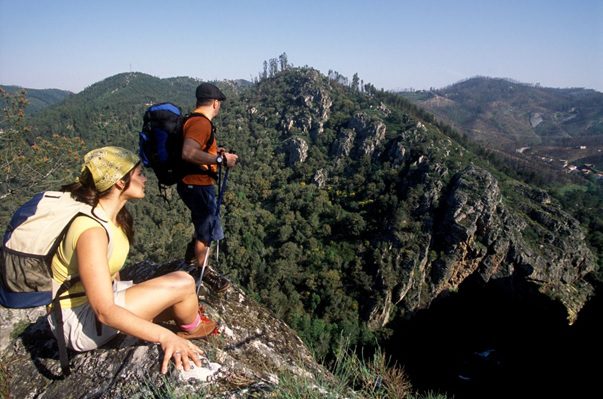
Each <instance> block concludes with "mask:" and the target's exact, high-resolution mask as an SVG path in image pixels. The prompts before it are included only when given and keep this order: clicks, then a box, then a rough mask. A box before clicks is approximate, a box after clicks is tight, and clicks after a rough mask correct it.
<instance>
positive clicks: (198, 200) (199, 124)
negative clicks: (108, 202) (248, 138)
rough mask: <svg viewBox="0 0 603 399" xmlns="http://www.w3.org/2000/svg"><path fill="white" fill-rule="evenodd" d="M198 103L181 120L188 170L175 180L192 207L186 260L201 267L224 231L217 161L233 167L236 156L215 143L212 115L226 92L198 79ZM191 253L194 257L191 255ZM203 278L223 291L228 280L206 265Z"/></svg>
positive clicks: (184, 157)
mask: <svg viewBox="0 0 603 399" xmlns="http://www.w3.org/2000/svg"><path fill="white" fill-rule="evenodd" d="M195 94H196V97H197V104H196V107H195V110H194V111H193V114H197V115H196V116H195V117H191V118H189V119H188V120H187V121H186V123H185V124H184V128H183V130H184V144H183V146H182V159H183V160H184V161H186V162H188V163H190V164H192V165H194V166H192V165H191V168H189V169H190V171H187V172H186V173H185V176H184V177H183V178H182V180H181V181H179V182H178V186H177V190H178V194H179V195H180V198H182V201H184V203H185V204H186V206H187V207H188V208H189V209H190V211H191V219H192V221H193V225H194V227H195V233H194V236H193V240H192V242H191V243H190V244H189V247H188V248H187V256H186V257H187V258H188V259H186V260H187V261H190V260H191V259H190V258H192V261H193V262H195V263H196V265H197V266H198V267H202V266H203V264H204V262H205V259H206V256H209V249H210V248H209V247H210V244H211V242H212V241H218V240H221V239H222V238H224V232H223V230H222V225H221V223H220V218H219V217H218V216H217V212H216V209H217V206H218V205H217V203H216V190H215V188H214V184H215V182H216V177H217V172H218V165H221V166H222V167H227V168H232V167H234V166H235V164H236V163H237V158H238V156H237V155H236V154H232V153H229V152H226V150H225V149H224V148H219V147H218V145H217V143H216V137H215V133H216V128H215V126H214V125H213V123H212V119H213V118H214V117H215V116H216V115H218V113H219V112H220V107H221V104H222V101H224V100H226V96H224V94H223V93H222V91H220V89H218V88H217V87H216V86H214V85H213V84H210V83H201V84H200V85H199V86H198V87H197V90H196V93H195ZM193 253H194V257H193ZM203 281H204V282H205V283H206V284H207V285H208V286H209V287H210V288H211V289H212V290H214V291H216V292H218V293H219V292H223V291H225V290H226V289H227V288H228V287H229V286H230V282H229V281H228V280H227V279H226V278H224V277H223V276H221V275H219V274H218V273H217V272H216V271H215V270H213V269H211V268H209V267H206V269H205V272H204V274H203Z"/></svg>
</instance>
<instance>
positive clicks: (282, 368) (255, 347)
mask: <svg viewBox="0 0 603 399" xmlns="http://www.w3.org/2000/svg"><path fill="white" fill-rule="evenodd" d="M178 265H179V262H176V263H171V264H167V265H163V266H161V267H157V265H152V264H147V263H142V264H139V265H136V266H134V267H132V268H130V269H128V270H127V272H126V273H127V275H128V278H133V279H134V280H135V281H138V280H141V279H146V278H149V277H150V276H151V275H157V274H162V273H165V272H167V271H170V270H174V269H176V268H179V266H178ZM203 304H204V305H205V307H206V309H207V312H208V313H209V315H210V316H211V317H212V318H214V319H216V320H218V321H219V322H220V325H221V327H220V330H221V332H220V335H218V336H214V337H211V338H209V339H207V340H198V341H195V343H196V344H197V345H198V346H199V347H201V348H202V349H203V350H204V351H205V353H206V355H207V358H208V360H209V361H210V362H211V366H212V367H213V368H212V367H208V369H210V370H212V373H213V374H211V377H209V381H201V380H200V379H194V378H191V379H187V380H184V379H183V377H182V376H180V375H179V373H178V372H177V371H175V370H174V369H173V368H172V369H171V370H170V372H169V375H167V376H165V377H164V376H162V375H161V374H160V373H159V365H160V361H161V358H162V353H161V348H160V347H159V346H158V345H156V344H151V343H147V342H142V341H139V340H137V339H134V338H132V337H127V336H119V337H118V338H116V339H115V340H113V341H112V342H111V343H109V344H108V345H106V346H105V347H103V348H102V349H98V350H95V351H91V352H86V353H77V354H76V353H73V352H70V359H71V365H72V374H71V375H70V376H69V377H67V378H64V379H62V378H60V366H59V361H58V350H57V347H56V343H55V340H54V338H53V337H52V334H51V332H50V330H49V329H48V328H47V324H46V320H45V318H44V317H43V315H44V313H45V312H44V311H43V309H33V310H14V309H5V308H0V320H1V321H2V348H1V349H2V354H1V359H2V369H1V371H0V372H1V373H2V375H3V378H2V385H3V386H2V387H1V390H2V392H3V393H4V394H8V397H12V398H37V397H48V398H92V397H94V398H112V399H113V398H146V397H165V396H167V394H168V392H171V393H172V395H173V397H181V396H184V395H187V394H189V395H190V394H193V393H204V394H206V395H208V396H210V397H220V396H225V397H229V398H237V397H241V398H247V397H253V395H260V397H262V395H269V392H271V391H273V390H274V389H275V387H276V386H278V384H279V376H283V375H294V376H299V377H301V378H304V379H307V381H308V383H309V384H311V383H312V381H313V380H314V378H315V377H316V376H319V375H320V376H328V373H327V372H326V371H325V370H323V369H322V368H321V367H320V366H319V365H318V364H317V363H316V362H315V361H314V359H313V357H312V356H311V354H310V353H309V351H308V349H307V348H306V347H305V346H304V344H303V343H302V342H301V340H300V339H299V337H298V336H297V335H296V334H295V333H294V332H293V331H292V330H291V329H290V328H289V327H287V326H286V325H285V324H284V323H283V322H281V321H279V320H277V319H275V318H274V317H273V316H272V315H271V314H270V312H269V311H268V310H266V309H265V308H264V307H262V306H261V305H259V304H258V303H256V302H255V301H253V300H252V299H251V298H249V297H248V296H247V295H245V294H244V293H243V292H242V291H241V290H240V289H237V288H233V289H232V290H231V291H229V292H228V293H227V294H226V295H224V296H220V297H217V296H212V295H209V294H208V295H207V296H205V297H204V301H203ZM15 322H16V323H15ZM11 334H12V335H13V337H11ZM218 366H219V369H218ZM4 385H5V386H4ZM254 392H255V393H254Z"/></svg>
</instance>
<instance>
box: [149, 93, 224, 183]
mask: <svg viewBox="0 0 603 399" xmlns="http://www.w3.org/2000/svg"><path fill="white" fill-rule="evenodd" d="M191 117H205V116H204V115H203V114H200V113H192V114H189V115H183V114H182V110H181V109H180V107H178V106H176V105H174V104H172V103H169V102H165V103H159V104H154V105H151V106H150V107H149V108H147V110H146V111H145V113H144V117H143V125H142V130H141V131H140V133H139V135H138V138H139V143H138V144H139V145H138V147H139V150H138V151H139V155H140V159H141V160H142V163H143V165H144V166H146V167H150V168H151V169H153V172H154V173H155V176H157V180H158V181H159V187H160V189H161V188H163V187H165V186H171V185H173V184H176V183H177V182H178V181H179V180H180V179H181V178H182V177H183V176H184V175H186V174H189V173H197V174H206V173H207V171H204V170H203V169H200V168H199V167H198V166H195V165H192V164H189V163H187V162H184V161H183V160H182V144H183V142H184V134H183V127H184V123H185V122H186V120H187V119H188V118H191ZM214 140H215V137H214V131H213V129H212V133H211V136H210V138H209V140H208V142H207V145H206V146H205V148H204V151H207V149H209V147H210V146H211V145H212V144H213V141H214Z"/></svg>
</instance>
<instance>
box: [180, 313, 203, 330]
mask: <svg viewBox="0 0 603 399" xmlns="http://www.w3.org/2000/svg"><path fill="white" fill-rule="evenodd" d="M199 324H201V316H199V313H197V317H195V320H193V322H192V323H191V324H182V325H181V326H180V328H181V329H182V330H184V331H193V330H194V329H195V328H197V327H199Z"/></svg>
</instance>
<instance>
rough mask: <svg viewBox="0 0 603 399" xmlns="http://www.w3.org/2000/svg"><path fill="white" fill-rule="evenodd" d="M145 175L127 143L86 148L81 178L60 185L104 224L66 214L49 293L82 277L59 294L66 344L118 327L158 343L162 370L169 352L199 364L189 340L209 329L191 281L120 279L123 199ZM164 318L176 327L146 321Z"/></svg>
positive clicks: (178, 277)
mask: <svg viewBox="0 0 603 399" xmlns="http://www.w3.org/2000/svg"><path fill="white" fill-rule="evenodd" d="M146 180H147V179H146V177H145V176H144V174H143V170H142V165H141V164H140V160H139V159H138V157H137V156H136V155H135V154H133V153H132V152H130V151H128V150H126V149H123V148H119V147H103V148H99V149H96V150H93V151H90V152H89V153H88V154H86V156H85V157H84V165H83V166H82V170H81V174H80V177H79V178H78V180H77V181H76V182H75V183H72V184H70V185H67V186H64V187H63V191H68V192H71V195H72V196H73V197H74V198H75V199H76V200H78V201H81V202H84V203H86V204H88V205H90V206H92V207H93V214H94V215H95V216H97V217H98V218H99V219H101V220H106V223H105V224H104V225H103V223H101V222H99V221H98V220H95V219H93V218H91V217H89V216H83V215H82V216H78V217H76V218H75V219H74V220H73V222H72V223H71V225H70V227H69V229H68V231H67V234H66V235H65V237H64V239H63V240H62V241H61V243H60V244H59V247H58V249H57V251H56V254H55V255H54V257H53V259H52V274H53V288H54V291H55V292H56V290H57V289H58V287H59V286H60V285H61V284H62V283H63V282H64V281H65V280H68V279H70V278H72V277H73V276H79V277H80V281H81V282H80V283H77V284H74V285H73V287H71V288H70V289H69V290H68V291H67V293H68V294H70V295H73V294H76V295H77V293H82V292H85V295H80V296H79V297H74V298H68V299H62V300H61V308H62V316H63V327H64V328H63V330H64V336H65V341H66V344H67V347H69V348H71V349H73V350H75V351H78V352H83V351H89V350H92V349H96V348H98V347H99V346H101V345H103V344H105V343H106V342H108V341H109V340H111V339H112V338H114V337H115V336H116V335H117V334H118V333H119V332H122V333H125V334H129V335H132V336H134V337H137V338H140V339H142V340H145V341H149V342H155V343H159V344H160V345H161V348H162V349H163V353H164V357H163V362H162V365H161V372H162V373H166V372H167V370H168V364H169V361H170V359H172V358H173V359H174V363H175V364H176V367H177V368H179V369H180V368H184V369H186V370H188V369H189V367H190V363H189V362H190V361H193V362H194V363H195V364H196V365H197V366H201V363H200V355H201V354H202V352H201V350H200V349H199V348H198V347H197V346H195V345H193V344H192V343H191V342H190V341H188V339H194V338H201V337H206V336H209V335H210V334H212V333H213V332H214V330H215V328H216V323H215V322H214V321H212V320H209V319H208V318H207V317H206V316H205V315H204V314H203V311H202V310H200V309H201V308H200V307H199V302H198V298H197V294H196V290H195V281H194V279H193V278H192V277H191V276H190V275H189V274H188V273H186V272H182V271H176V272H172V273H170V274H166V275H163V276H161V277H157V278H154V279H151V280H148V281H145V282H142V283H140V284H133V283H132V282H131V281H127V282H126V281H119V271H120V269H121V268H122V267H123V265H124V263H125V261H126V257H127V255H128V251H129V248H130V244H131V243H132V240H133V237H134V229H133V221H132V217H131V215H130V213H129V212H128V211H127V209H126V208H125V205H126V203H127V202H128V201H129V200H131V199H140V198H143V197H144V189H145V182H146ZM51 315H52V314H51ZM51 315H49V317H48V320H49V323H50V326H51V329H52V331H53V333H54V334H55V335H57V328H56V325H55V321H54V318H53V317H52V316H51ZM165 320H174V321H175V322H176V324H177V325H178V326H179V328H180V330H181V331H179V332H177V333H174V332H172V331H170V330H169V329H167V328H165V327H163V326H160V325H158V324H155V323H153V321H165ZM98 322H100V324H98ZM97 324H98V325H97Z"/></svg>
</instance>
